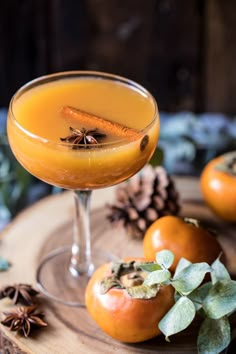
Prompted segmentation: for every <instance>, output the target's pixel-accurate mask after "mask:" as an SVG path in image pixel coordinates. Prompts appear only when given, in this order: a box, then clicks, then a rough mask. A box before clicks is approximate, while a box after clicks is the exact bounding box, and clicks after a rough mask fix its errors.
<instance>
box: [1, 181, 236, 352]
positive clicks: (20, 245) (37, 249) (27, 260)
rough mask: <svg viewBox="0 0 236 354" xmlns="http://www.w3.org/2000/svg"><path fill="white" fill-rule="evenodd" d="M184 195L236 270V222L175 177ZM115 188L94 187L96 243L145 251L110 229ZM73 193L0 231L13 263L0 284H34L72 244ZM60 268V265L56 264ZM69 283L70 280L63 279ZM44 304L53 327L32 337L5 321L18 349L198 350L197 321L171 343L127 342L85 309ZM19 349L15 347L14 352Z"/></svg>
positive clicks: (189, 212)
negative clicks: (43, 266)
mask: <svg viewBox="0 0 236 354" xmlns="http://www.w3.org/2000/svg"><path fill="white" fill-rule="evenodd" d="M176 184H177V187H178V190H179V191H180V195H181V198H182V205H183V206H182V212H181V214H182V215H183V216H188V217H194V218H198V219H201V220H203V221H204V222H205V223H206V224H208V225H210V227H212V228H214V229H215V230H216V231H217V233H218V234H219V241H220V242H221V244H222V246H223V248H224V250H225V252H226V255H227V262H228V268H229V270H230V271H231V273H234V274H235V273H236V261H235V259H236V257H235V255H236V235H235V234H234V232H235V226H234V225H229V224H226V223H224V222H222V221H220V220H219V219H218V218H216V217H215V216H214V215H213V214H212V213H211V212H210V210H209V209H208V208H207V207H206V206H205V205H204V204H203V203H202V201H201V197H200V192H199V186H198V181H197V180H195V179H189V178H181V179H176ZM113 191H114V189H113V188H109V189H107V190H103V191H96V192H94V193H93V198H92V220H91V221H92V234H93V245H94V246H95V247H97V248H100V249H103V250H105V251H108V252H113V253H114V254H115V255H116V256H118V257H124V256H140V255H142V242H141V241H140V240H134V239H131V238H130V237H128V236H127V235H126V234H125V232H124V231H123V230H120V229H119V230H118V229H114V228H111V225H110V223H109V222H108V221H107V219H106V215H107V210H106V208H105V205H106V203H107V202H109V201H112V198H113ZM73 207H74V205H73V198H72V195H71V193H70V192H66V193H62V194H60V195H56V196H51V197H48V198H45V199H44V200H42V201H40V202H38V203H37V204H35V205H34V206H32V207H31V208H29V209H27V210H25V211H23V212H22V213H21V214H20V215H19V216H18V217H17V218H16V219H15V220H14V221H13V222H12V223H11V224H10V225H9V227H8V228H7V229H6V230H5V231H4V232H3V233H2V237H1V240H2V241H1V246H0V247H1V248H0V251H1V255H2V256H4V257H5V258H7V259H8V260H9V261H10V262H11V263H12V266H11V268H10V270H9V271H7V272H4V273H1V276H0V286H4V285H7V284H13V283H19V282H24V283H30V284H33V285H35V273H36V269H37V266H38V264H39V261H40V260H41V259H42V258H43V257H44V256H45V255H46V254H47V253H48V252H49V251H51V250H53V249H55V248H57V247H60V246H63V245H70V244H71V241H72V234H71V232H72V217H73ZM58 271H59V272H60V269H58ZM65 286H66V284H65ZM40 301H41V306H42V308H43V310H44V312H45V314H46V319H47V322H48V323H49V326H48V328H47V329H43V330H41V331H38V332H37V333H36V334H35V336H33V337H32V338H28V339H25V338H22V337H20V336H19V335H17V334H15V333H13V332H10V331H8V329H7V328H6V327H4V326H2V325H1V327H0V329H1V333H2V335H3V336H4V337H5V338H7V339H8V340H9V341H10V342H11V343H12V345H13V346H14V345H15V346H16V347H17V350H18V352H20V353H21V352H24V353H32V354H51V353H52V354H54V353H55V354H77V353H81V354H83V353H84V354H85V353H86V354H90V353H96V354H100V353H101V354H104V353H117V354H127V353H130V354H138V353H140V354H141V353H143V354H151V353H177V354H183V353H188V354H190V353H191V354H193V353H196V352H197V351H196V345H195V343H196V333H197V330H196V328H197V325H196V324H195V325H193V326H191V327H190V328H189V329H188V330H186V331H184V332H183V333H181V334H179V335H177V336H174V337H173V339H172V341H171V343H167V342H165V340H164V338H163V336H160V337H157V338H155V339H153V340H151V341H147V342H145V343H139V344H135V345H127V344H123V343H120V342H117V341H115V340H113V339H111V338H110V337H108V336H107V335H106V334H104V333H103V332H102V331H101V330H100V329H99V328H98V327H97V326H96V324H95V323H94V322H93V320H92V319H91V318H90V316H89V315H88V313H87V311H86V310H85V309H83V308H71V307H66V306H64V305H61V304H58V303H55V302H52V301H51V300H47V299H46V298H45V297H44V296H43V295H42V297H41V299H40ZM10 306H11V304H10V301H9V300H2V301H1V302H0V311H1V312H2V311H7V310H9V308H10ZM16 352H17V351H16Z"/></svg>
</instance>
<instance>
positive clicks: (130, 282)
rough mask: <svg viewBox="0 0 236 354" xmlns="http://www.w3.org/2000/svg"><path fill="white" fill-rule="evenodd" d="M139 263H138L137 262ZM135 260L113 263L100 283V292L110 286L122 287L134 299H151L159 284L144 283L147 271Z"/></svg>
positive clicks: (106, 290) (107, 289)
mask: <svg viewBox="0 0 236 354" xmlns="http://www.w3.org/2000/svg"><path fill="white" fill-rule="evenodd" d="M138 264H140V263H138ZM138 264H137V263H136V262H135V261H131V262H128V263H125V262H119V263H113V264H112V268H111V275H110V276H107V277H106V278H104V279H103V280H102V281H101V283H100V292H101V293H102V294H105V293H106V292H108V291H109V290H110V289H112V288H116V289H124V290H126V291H127V293H128V294H129V295H130V296H131V297H132V298H135V299H151V298H152V297H155V296H156V295H157V293H158V291H159V289H160V284H154V285H152V286H149V285H145V284H144V281H145V279H146V277H147V273H146V272H144V271H143V270H142V269H141V268H140V267H139V266H138Z"/></svg>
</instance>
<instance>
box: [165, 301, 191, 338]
mask: <svg viewBox="0 0 236 354" xmlns="http://www.w3.org/2000/svg"><path fill="white" fill-rule="evenodd" d="M195 314H196V310H195V307H194V304H193V302H192V301H191V300H189V299H188V298H187V297H186V296H182V297H181V298H180V299H179V300H178V301H177V302H176V303H175V304H174V306H173V307H172V308H171V309H170V310H169V311H168V312H167V314H166V315H165V316H164V317H163V318H162V320H161V321H160V322H159V325H158V327H159V329H160V330H161V332H162V333H163V334H164V335H165V336H166V340H168V337H169V336H171V335H173V334H176V333H179V332H181V331H183V330H184V329H185V328H187V327H188V326H189V325H190V323H191V322H192V321H193V319H194V317H195Z"/></svg>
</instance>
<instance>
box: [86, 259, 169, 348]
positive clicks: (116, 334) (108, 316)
mask: <svg viewBox="0 0 236 354" xmlns="http://www.w3.org/2000/svg"><path fill="white" fill-rule="evenodd" d="M132 259H133V260H134V261H140V260H139V259H137V258H132ZM142 261H144V260H143V259H142ZM111 274H112V273H111V264H110V263H106V264H104V265H102V266H100V267H99V268H98V269H97V270H96V271H95V272H94V274H93V275H92V277H91V278H90V280H89V283H88V285H87V288H86V292H85V303H86V307H87V310H88V312H89V313H90V315H91V317H92V318H93V319H94V321H95V322H96V323H97V325H98V326H99V327H100V328H101V329H102V330H103V331H104V332H105V333H106V334H108V335H109V336H111V337H112V338H114V339H116V340H119V341H122V342H126V343H137V342H142V341H145V340H148V339H151V338H153V337H156V336H158V335H159V334H160V333H161V332H160V330H159V328H158V323H159V322H160V320H161V319H162V317H164V315H165V314H166V313H167V311H168V310H169V309H170V308H171V307H172V306H173V304H174V289H173V287H172V286H170V285H169V286H165V287H160V289H159V291H158V292H157V294H155V296H154V297H152V298H150V299H146V298H134V297H132V296H130V295H129V293H128V292H127V287H130V286H135V284H133V285H131V284H127V279H128V282H129V281H131V283H132V281H133V280H137V279H138V277H137V276H135V275H134V274H133V273H132V276H130V277H129V276H128V278H126V282H123V280H122V278H120V280H119V281H121V283H123V284H124V285H125V287H124V288H115V287H113V288H110V289H109V290H108V291H106V292H105V293H103V292H101V282H102V281H103V280H104V279H106V278H107V277H109V276H111ZM125 276H127V274H126V275H125Z"/></svg>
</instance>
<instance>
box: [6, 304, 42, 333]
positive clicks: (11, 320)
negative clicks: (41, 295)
mask: <svg viewBox="0 0 236 354" xmlns="http://www.w3.org/2000/svg"><path fill="white" fill-rule="evenodd" d="M4 315H5V316H6V317H5V319H4V320H3V321H1V323H2V324H3V325H4V326H6V327H8V328H9V329H10V331H17V332H20V333H23V335H24V336H25V337H29V335H30V334H31V331H32V330H33V329H36V328H41V327H47V323H46V322H45V321H44V320H43V318H44V314H43V313H41V312H40V311H39V310H38V308H37V306H36V305H34V306H28V307H23V306H20V307H18V308H16V309H15V310H13V311H11V312H4Z"/></svg>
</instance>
